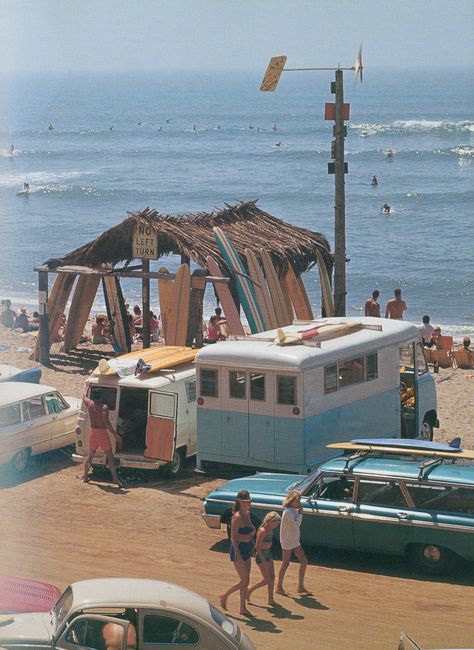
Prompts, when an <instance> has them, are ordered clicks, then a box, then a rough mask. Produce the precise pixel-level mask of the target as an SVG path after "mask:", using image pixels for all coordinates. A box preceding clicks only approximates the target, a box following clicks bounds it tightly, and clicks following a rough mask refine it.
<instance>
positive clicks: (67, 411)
mask: <svg viewBox="0 0 474 650" xmlns="http://www.w3.org/2000/svg"><path fill="white" fill-rule="evenodd" d="M80 406H81V400H80V399H77V398H76V397H63V396H62V395H61V393H60V392H59V391H58V390H56V388H52V387H51V386H41V385H39V384H30V383H21V382H9V381H7V382H4V383H2V384H1V388H0V464H5V463H11V465H12V467H13V468H14V469H15V470H17V471H19V472H22V471H24V470H25V469H26V467H27V465H28V461H29V459H30V456H36V455H37V454H43V453H45V452H47V451H51V450H53V449H59V448H60V447H66V446H67V445H72V444H74V439H75V429H76V423H77V416H78V413H79V409H80Z"/></svg>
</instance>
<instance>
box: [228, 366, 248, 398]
mask: <svg viewBox="0 0 474 650" xmlns="http://www.w3.org/2000/svg"><path fill="white" fill-rule="evenodd" d="M229 397H233V398H234V399H245V398H246V391H245V372H241V371H240V370H230V371H229Z"/></svg>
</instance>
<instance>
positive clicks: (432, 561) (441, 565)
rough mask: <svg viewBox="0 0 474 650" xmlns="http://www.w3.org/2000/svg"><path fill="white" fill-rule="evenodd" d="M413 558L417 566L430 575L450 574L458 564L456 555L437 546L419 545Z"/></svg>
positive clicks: (414, 551)
mask: <svg viewBox="0 0 474 650" xmlns="http://www.w3.org/2000/svg"><path fill="white" fill-rule="evenodd" d="M412 557H413V560H414V562H415V564H416V566H417V567H418V568H419V569H420V570H421V571H422V572H423V573H427V574H429V575H442V574H444V573H448V571H450V570H451V569H452V568H453V567H454V565H455V563H456V556H455V555H454V553H452V552H451V551H450V550H449V549H447V548H444V547H443V546H438V545H437V544H417V545H416V546H415V547H414V549H413V555H412Z"/></svg>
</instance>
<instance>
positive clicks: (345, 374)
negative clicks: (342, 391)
mask: <svg viewBox="0 0 474 650" xmlns="http://www.w3.org/2000/svg"><path fill="white" fill-rule="evenodd" d="M338 371H339V373H338V374H339V376H338V386H339V388H344V386H352V384H360V383H361V382H362V381H364V358H363V357H357V358H356V359H347V360H346V361H340V362H339V364H338Z"/></svg>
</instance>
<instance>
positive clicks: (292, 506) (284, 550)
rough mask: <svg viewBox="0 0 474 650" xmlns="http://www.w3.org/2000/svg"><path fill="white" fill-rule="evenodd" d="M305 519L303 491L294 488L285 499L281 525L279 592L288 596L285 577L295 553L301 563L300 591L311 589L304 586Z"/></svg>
mask: <svg viewBox="0 0 474 650" xmlns="http://www.w3.org/2000/svg"><path fill="white" fill-rule="evenodd" d="M302 521H303V508H302V507H301V492H298V491H297V490H292V491H291V492H289V493H288V495H287V496H286V498H285V499H284V501H283V515H282V518H281V526H280V543H281V567H280V571H279V573H278V585H277V593H278V594H281V595H282V596H286V595H287V594H286V592H285V590H284V589H283V579H284V577H285V573H286V570H287V569H288V566H289V564H290V559H291V554H292V553H294V554H295V555H296V558H297V560H298V562H299V563H300V570H299V575H298V593H299V594H304V593H309V591H308V590H307V589H306V587H305V586H304V576H305V573H306V567H307V566H308V560H307V559H306V555H305V554H304V551H303V549H302V547H301V544H300V526H301V522H302Z"/></svg>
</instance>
